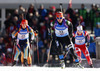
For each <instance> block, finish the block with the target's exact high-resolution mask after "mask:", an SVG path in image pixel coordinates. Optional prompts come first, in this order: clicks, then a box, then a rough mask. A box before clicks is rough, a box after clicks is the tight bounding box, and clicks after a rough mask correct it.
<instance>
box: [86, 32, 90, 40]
mask: <svg viewBox="0 0 100 71" xmlns="http://www.w3.org/2000/svg"><path fill="white" fill-rule="evenodd" d="M85 36H86V40H87V42H90V36H89V34H88V33H87V31H85Z"/></svg>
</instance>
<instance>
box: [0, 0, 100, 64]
mask: <svg viewBox="0 0 100 71" xmlns="http://www.w3.org/2000/svg"><path fill="white" fill-rule="evenodd" d="M60 7H62V8H63V9H62V12H63V14H64V17H65V18H66V19H67V20H69V21H71V22H72V24H73V29H74V31H75V30H76V26H77V25H78V22H80V23H81V24H82V26H83V27H84V30H86V31H87V32H88V33H89V35H90V45H89V46H88V50H89V52H90V56H91V58H92V59H94V60H95V61H97V60H99V59H100V52H99V51H100V40H99V39H100V38H99V36H100V1H99V0H0V65H11V64H12V51H13V50H14V49H13V48H14V42H12V38H11V33H12V32H13V31H14V30H15V29H16V28H18V27H19V26H20V22H21V20H22V19H27V20H28V22H29V26H31V27H32V28H33V29H34V30H35V31H36V30H38V31H39V35H38V43H37V40H35V42H34V44H31V54H32V60H33V65H34V64H37V63H39V64H44V63H46V60H47V57H48V53H49V48H50V38H48V31H47V29H48V27H49V26H50V23H51V22H52V21H54V20H55V19H56V17H55V14H56V12H57V11H60V10H61V9H60ZM79 19H80V21H79ZM37 44H38V47H37ZM52 47H53V49H52V50H51V56H50V60H51V62H54V61H56V60H57V56H56V54H55V53H54V52H53V50H54V49H55V48H54V47H56V46H55V43H54V42H53V43H52ZM37 51H39V55H38V54H37ZM70 58H71V57H70V54H69V57H68V59H69V60H70ZM82 58H84V59H85V57H84V55H83V54H82ZM38 59H39V61H38ZM19 62H20V57H19ZM97 63H98V62H97Z"/></svg>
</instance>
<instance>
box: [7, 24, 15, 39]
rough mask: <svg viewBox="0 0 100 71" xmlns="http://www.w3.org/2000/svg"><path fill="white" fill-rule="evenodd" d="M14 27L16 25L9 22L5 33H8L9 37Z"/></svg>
mask: <svg viewBox="0 0 100 71" xmlns="http://www.w3.org/2000/svg"><path fill="white" fill-rule="evenodd" d="M15 29H16V26H15V25H14V24H13V23H11V24H10V26H9V27H8V28H7V34H8V35H9V37H11V36H12V35H11V34H12V32H13V31H14V30H15Z"/></svg>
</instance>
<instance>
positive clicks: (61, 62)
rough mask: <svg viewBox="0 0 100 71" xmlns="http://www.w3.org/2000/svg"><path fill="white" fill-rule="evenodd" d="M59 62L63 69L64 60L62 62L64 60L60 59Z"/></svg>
mask: <svg viewBox="0 0 100 71" xmlns="http://www.w3.org/2000/svg"><path fill="white" fill-rule="evenodd" d="M60 64H61V68H62V69H64V68H65V62H64V60H61V61H60Z"/></svg>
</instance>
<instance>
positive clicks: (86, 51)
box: [81, 45, 92, 65]
mask: <svg viewBox="0 0 100 71" xmlns="http://www.w3.org/2000/svg"><path fill="white" fill-rule="evenodd" d="M81 50H82V52H83V54H84V55H85V57H86V59H87V61H88V64H89V65H92V60H91V58H90V54H89V52H88V49H87V47H86V46H85V45H84V46H83V48H82V49H81Z"/></svg>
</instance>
